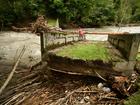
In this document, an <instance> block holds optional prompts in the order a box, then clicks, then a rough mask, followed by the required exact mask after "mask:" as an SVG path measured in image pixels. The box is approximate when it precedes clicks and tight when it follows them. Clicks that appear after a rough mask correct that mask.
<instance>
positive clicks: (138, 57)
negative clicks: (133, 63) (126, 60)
mask: <svg viewBox="0 0 140 105" xmlns="http://www.w3.org/2000/svg"><path fill="white" fill-rule="evenodd" d="M136 59H137V60H138V61H140V53H138V54H137V57H136Z"/></svg>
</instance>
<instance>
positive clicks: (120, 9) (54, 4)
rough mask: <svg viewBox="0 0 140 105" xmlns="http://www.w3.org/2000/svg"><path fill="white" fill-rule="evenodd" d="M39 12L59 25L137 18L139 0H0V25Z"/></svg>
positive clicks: (139, 15)
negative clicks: (58, 22)
mask: <svg viewBox="0 0 140 105" xmlns="http://www.w3.org/2000/svg"><path fill="white" fill-rule="evenodd" d="M39 14H43V15H45V16H47V17H51V18H59V20H60V23H61V25H63V26H65V25H71V26H75V25H76V26H84V27H93V26H101V25H120V24H126V23H127V24H128V23H137V22H139V21H140V1H139V0H0V26H10V25H12V24H15V23H17V22H21V23H22V22H24V21H25V20H30V19H31V20H33V19H35V18H36V17H37V16H38V15H39Z"/></svg>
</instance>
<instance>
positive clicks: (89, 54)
mask: <svg viewBox="0 0 140 105" xmlns="http://www.w3.org/2000/svg"><path fill="white" fill-rule="evenodd" d="M57 55H59V56H67V57H71V58H74V59H83V60H103V61H108V60H109V59H110V57H109V53H108V50H107V49H106V48H105V47H104V45H103V44H98V43H88V44H86V43H77V44H74V45H70V46H68V47H66V48H64V49H62V50H59V51H58V52H57Z"/></svg>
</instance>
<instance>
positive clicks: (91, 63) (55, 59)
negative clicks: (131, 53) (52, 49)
mask: <svg viewBox="0 0 140 105" xmlns="http://www.w3.org/2000/svg"><path fill="white" fill-rule="evenodd" d="M48 57H49V60H48V65H49V67H50V68H53V69H56V71H57V70H58V71H59V72H66V73H68V74H77V75H90V76H97V74H96V73H95V71H96V72H97V73H99V74H100V75H101V76H103V77H105V78H106V77H108V76H109V75H121V72H117V71H115V70H114V69H113V64H112V63H111V62H108V63H105V62H103V61H101V60H87V61H84V60H81V59H72V58H68V57H62V56H57V55H56V54H53V53H49V54H48Z"/></svg>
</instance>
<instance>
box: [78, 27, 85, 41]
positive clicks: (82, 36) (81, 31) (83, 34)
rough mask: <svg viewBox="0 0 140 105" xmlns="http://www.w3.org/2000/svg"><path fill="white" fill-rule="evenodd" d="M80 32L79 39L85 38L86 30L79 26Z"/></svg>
mask: <svg viewBox="0 0 140 105" xmlns="http://www.w3.org/2000/svg"><path fill="white" fill-rule="evenodd" d="M78 33H79V40H85V39H86V37H85V31H83V30H82V28H80V27H79V29H78Z"/></svg>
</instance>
